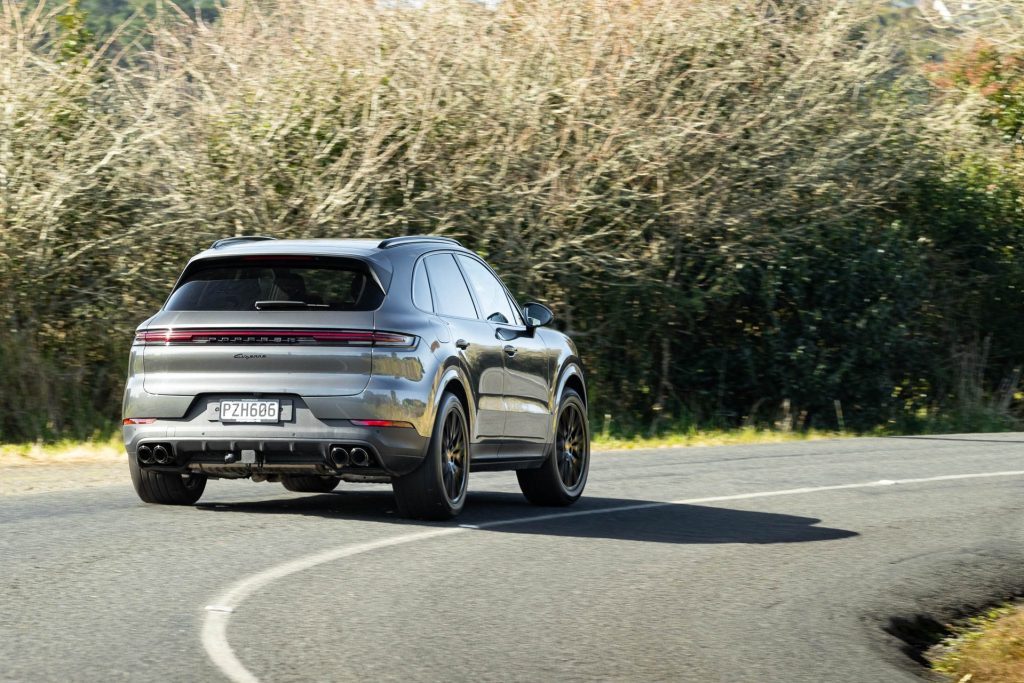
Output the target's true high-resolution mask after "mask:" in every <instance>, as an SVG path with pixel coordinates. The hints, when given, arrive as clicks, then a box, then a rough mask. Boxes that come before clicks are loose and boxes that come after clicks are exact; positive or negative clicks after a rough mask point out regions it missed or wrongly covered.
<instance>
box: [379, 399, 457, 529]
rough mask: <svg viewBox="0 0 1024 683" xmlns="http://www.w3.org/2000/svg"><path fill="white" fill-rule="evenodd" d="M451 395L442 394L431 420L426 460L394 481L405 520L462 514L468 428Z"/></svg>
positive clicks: (449, 516) (396, 495)
mask: <svg viewBox="0 0 1024 683" xmlns="http://www.w3.org/2000/svg"><path fill="white" fill-rule="evenodd" d="M467 425H468V422H467V420H466V411H465V410H464V409H463V407H462V403H461V402H460V401H459V399H458V397H457V396H455V395H454V394H445V395H444V396H443V397H442V398H441V405H440V407H439V408H438V411H437V418H436V419H435V420H434V433H433V435H432V436H431V437H430V445H429V446H428V447H427V457H426V458H425V459H424V460H423V462H422V463H421V464H420V466H419V467H417V468H416V469H415V470H413V472H411V473H410V474H407V475H405V476H404V477H401V478H398V479H395V481H394V484H393V485H392V486H393V487H394V490H395V501H396V502H397V503H398V511H399V513H400V514H402V515H403V516H405V517H416V518H420V519H451V518H452V517H454V516H455V515H457V514H459V513H460V512H461V511H462V507H463V505H464V504H465V502H466V491H467V489H468V487H469V428H468V427H467Z"/></svg>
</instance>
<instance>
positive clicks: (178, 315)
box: [123, 240, 433, 481]
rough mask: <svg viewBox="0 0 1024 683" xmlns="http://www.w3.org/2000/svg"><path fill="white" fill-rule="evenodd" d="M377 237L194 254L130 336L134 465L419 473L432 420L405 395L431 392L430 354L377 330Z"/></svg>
mask: <svg viewBox="0 0 1024 683" xmlns="http://www.w3.org/2000/svg"><path fill="white" fill-rule="evenodd" d="M376 247H377V243H376V242H361V241H356V240H323V241H320V240H311V241H288V242H276V241H256V240H225V241H222V242H221V243H218V244H217V245H215V247H214V248H212V249H210V250H207V251H206V252H203V253H202V254H200V255H198V256H196V257H195V258H193V259H192V260H191V261H190V262H189V264H188V266H187V267H186V268H185V270H184V272H183V273H182V275H181V277H180V278H179V280H178V282H177V283H176V285H175V287H174V290H173V291H172V293H171V296H170V297H169V298H168V300H167V302H166V303H165V304H164V306H163V308H162V309H161V310H160V312H159V313H157V314H156V315H155V316H153V317H152V318H150V319H149V320H147V321H145V322H144V323H143V324H142V325H140V326H139V328H138V331H137V334H136V337H135V342H134V344H133V346H132V350H131V358H130V369H129V377H128V382H127V386H126V390H125V397H124V411H123V414H124V427H123V429H124V441H125V446H126V449H127V451H128V453H129V455H130V456H132V457H133V458H135V462H134V463H133V467H134V468H137V469H140V470H149V471H152V472H166V473H174V472H180V473H182V474H183V475H194V476H201V477H206V476H214V477H248V476H252V477H253V478H256V479H271V480H274V479H279V478H281V477H288V476H320V477H337V478H341V479H349V480H356V481H389V480H390V479H391V478H392V477H394V476H400V475H402V474H405V473H407V472H409V471H411V470H413V469H415V467H416V466H417V465H418V464H419V462H420V460H421V459H422V457H423V454H424V451H425V449H426V446H427V443H428V441H429V435H430V427H429V415H428V414H427V413H428V407H427V406H426V405H425V404H424V402H423V401H422V400H420V401H416V400H410V399H409V397H410V396H424V395H429V393H430V389H429V386H424V383H429V382H430V381H431V379H432V374H431V373H429V372H425V366H429V365H430V364H431V363H432V361H433V355H432V354H431V352H430V350H429V349H427V348H424V345H423V344H422V343H421V340H420V338H419V337H418V336H416V335H415V334H412V333H410V332H409V331H408V330H401V329H398V330H395V329H390V328H389V327H388V326H386V325H384V326H382V324H381V322H382V321H381V310H382V307H383V306H384V304H385V302H386V300H387V297H388V294H387V293H388V288H389V286H390V285H391V284H392V282H391V280H392V272H393V269H392V267H391V264H390V262H389V260H388V255H387V253H386V252H383V251H381V250H379V249H377V248H376ZM385 317H387V316H385ZM398 319H399V320H401V317H400V316H399V318H398ZM133 474H135V472H134V470H133Z"/></svg>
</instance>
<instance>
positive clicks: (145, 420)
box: [121, 417, 156, 425]
mask: <svg viewBox="0 0 1024 683" xmlns="http://www.w3.org/2000/svg"><path fill="white" fill-rule="evenodd" d="M154 422H156V418H155V417H126V418H125V419H124V420H122V421H121V424H124V425H151V424H153V423H154Z"/></svg>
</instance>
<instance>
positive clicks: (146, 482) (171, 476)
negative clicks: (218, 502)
mask: <svg viewBox="0 0 1024 683" xmlns="http://www.w3.org/2000/svg"><path fill="white" fill-rule="evenodd" d="M128 468H129V469H130V470H131V473H132V484H133V485H134V486H135V493H137V494H138V496H139V498H140V499H142V501H143V502H145V503H156V504H157V505H194V504H195V502H196V501H197V500H199V498H200V496H202V495H203V491H204V490H205V489H206V475H204V474H179V473H177V472H153V471H150V470H144V469H142V467H140V466H139V463H138V462H136V460H135V456H134V455H129V456H128Z"/></svg>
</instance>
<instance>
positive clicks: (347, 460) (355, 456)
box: [327, 444, 373, 470]
mask: <svg viewBox="0 0 1024 683" xmlns="http://www.w3.org/2000/svg"><path fill="white" fill-rule="evenodd" d="M327 464H328V465H330V466H331V467H333V468H334V469H336V470H340V469H343V468H345V467H368V466H369V465H371V464H373V455H372V454H371V453H370V451H369V450H367V449H366V448H363V447H362V446H352V447H351V448H347V447H345V446H343V445H341V444H334V445H332V446H331V447H330V449H328V451H327Z"/></svg>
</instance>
